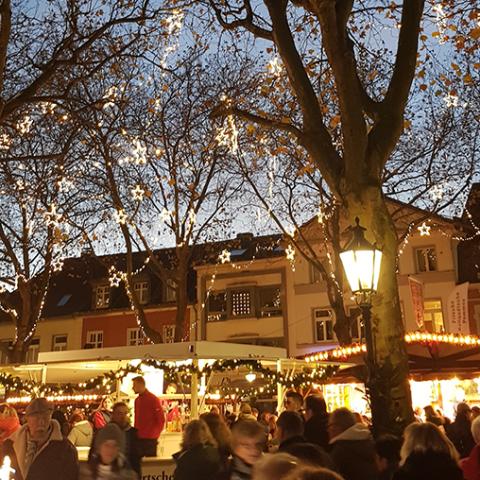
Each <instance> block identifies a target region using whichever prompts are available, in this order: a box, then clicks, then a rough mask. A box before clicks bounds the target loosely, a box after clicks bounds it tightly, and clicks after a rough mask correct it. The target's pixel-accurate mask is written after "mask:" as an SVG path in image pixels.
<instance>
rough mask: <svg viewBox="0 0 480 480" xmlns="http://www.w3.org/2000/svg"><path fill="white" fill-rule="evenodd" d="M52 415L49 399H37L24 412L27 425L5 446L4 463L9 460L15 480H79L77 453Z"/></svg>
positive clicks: (12, 436)
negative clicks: (6, 458) (13, 470)
mask: <svg viewBox="0 0 480 480" xmlns="http://www.w3.org/2000/svg"><path fill="white" fill-rule="evenodd" d="M52 413H53V406H52V404H51V403H50V402H48V401H47V399H46V398H35V399H34V400H32V401H31V402H30V403H29V405H28V406H27V409H26V411H25V419H26V423H25V424H24V425H22V426H21V427H20V428H19V429H18V430H17V431H16V432H14V433H13V435H11V436H10V437H9V438H7V439H6V440H5V442H4V443H3V446H2V461H3V458H4V457H5V456H9V457H10V460H11V465H12V468H14V469H15V474H14V477H13V478H14V479H15V480H50V479H52V478H55V479H62V480H77V479H78V460H77V451H76V449H75V447H74V446H73V445H72V444H71V443H70V442H69V441H68V440H67V439H65V438H64V437H63V436H62V433H61V431H60V425H59V424H58V422H57V421H56V420H52Z"/></svg>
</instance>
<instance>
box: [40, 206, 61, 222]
mask: <svg viewBox="0 0 480 480" xmlns="http://www.w3.org/2000/svg"><path fill="white" fill-rule="evenodd" d="M43 217H44V218H45V221H46V222H47V225H48V226H49V227H51V226H55V225H58V224H59V222H60V220H61V219H62V215H61V214H60V213H58V212H57V207H56V206H55V204H54V203H52V204H51V205H50V210H49V211H48V212H45V213H44V215H43Z"/></svg>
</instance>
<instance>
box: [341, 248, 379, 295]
mask: <svg viewBox="0 0 480 480" xmlns="http://www.w3.org/2000/svg"><path fill="white" fill-rule="evenodd" d="M340 259H341V260H342V263H343V268H344V269H345V274H346V275H347V280H348V283H349V285H350V289H351V290H352V293H354V294H358V293H364V292H375V291H376V290H377V286H378V278H379V276H380V265H381V262H382V252H381V250H378V249H377V248H375V247H373V246H372V249H371V250H370V249H369V250H356V249H351V250H346V251H344V252H342V253H340Z"/></svg>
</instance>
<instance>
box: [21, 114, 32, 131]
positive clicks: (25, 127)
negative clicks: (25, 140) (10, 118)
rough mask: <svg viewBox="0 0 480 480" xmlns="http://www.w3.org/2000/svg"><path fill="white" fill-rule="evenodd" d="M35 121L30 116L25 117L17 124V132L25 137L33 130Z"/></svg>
mask: <svg viewBox="0 0 480 480" xmlns="http://www.w3.org/2000/svg"><path fill="white" fill-rule="evenodd" d="M32 124H33V120H32V119H31V118H30V116H29V115H25V117H23V119H22V120H20V121H19V122H18V123H17V130H18V131H19V132H20V133H21V134H22V135H25V134H27V133H29V132H30V129H31V128H32Z"/></svg>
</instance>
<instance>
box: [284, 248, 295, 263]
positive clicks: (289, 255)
mask: <svg viewBox="0 0 480 480" xmlns="http://www.w3.org/2000/svg"><path fill="white" fill-rule="evenodd" d="M285 254H286V256H287V260H290V261H291V262H293V261H294V260H295V249H294V248H293V247H292V245H290V244H288V247H287V248H286V249H285Z"/></svg>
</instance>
